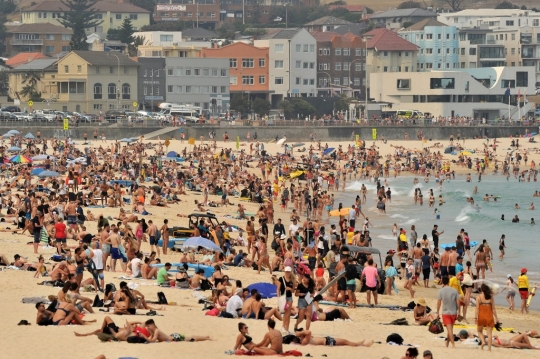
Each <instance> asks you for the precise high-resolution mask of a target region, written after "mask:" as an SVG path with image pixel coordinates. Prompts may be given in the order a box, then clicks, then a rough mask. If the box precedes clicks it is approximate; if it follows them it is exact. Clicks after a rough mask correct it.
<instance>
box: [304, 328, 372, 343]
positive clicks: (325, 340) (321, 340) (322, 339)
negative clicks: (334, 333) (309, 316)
mask: <svg viewBox="0 0 540 359" xmlns="http://www.w3.org/2000/svg"><path fill="white" fill-rule="evenodd" d="M295 335H296V338H295V340H293V342H296V343H298V344H300V345H308V344H310V345H324V346H327V347H335V346H349V347H370V346H371V345H373V340H369V341H367V342H366V341H365V340H361V341H359V342H352V341H350V340H347V339H342V338H333V337H315V336H313V335H312V334H311V331H310V330H302V331H297V332H295Z"/></svg>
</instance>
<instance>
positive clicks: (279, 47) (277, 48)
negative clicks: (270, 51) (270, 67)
mask: <svg viewBox="0 0 540 359" xmlns="http://www.w3.org/2000/svg"><path fill="white" fill-rule="evenodd" d="M274 52H283V44H275V45H274Z"/></svg>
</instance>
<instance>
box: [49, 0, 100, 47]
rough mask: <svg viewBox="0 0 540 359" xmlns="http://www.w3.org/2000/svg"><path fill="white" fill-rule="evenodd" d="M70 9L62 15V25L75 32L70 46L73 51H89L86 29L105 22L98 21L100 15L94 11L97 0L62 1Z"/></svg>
mask: <svg viewBox="0 0 540 359" xmlns="http://www.w3.org/2000/svg"><path fill="white" fill-rule="evenodd" d="M60 2H61V3H62V4H63V5H64V6H66V7H67V8H68V10H67V11H65V12H64V13H63V15H60V20H59V21H60V23H61V24H62V25H63V26H64V27H66V28H68V29H71V30H73V35H71V41H70V42H69V46H70V47H71V50H88V43H87V42H86V32H85V30H86V29H89V28H91V27H95V26H98V25H99V24H101V23H102V22H103V20H99V19H98V17H97V16H98V13H97V12H96V11H95V10H93V9H92V8H93V6H94V5H95V4H96V2H97V1H95V0H60Z"/></svg>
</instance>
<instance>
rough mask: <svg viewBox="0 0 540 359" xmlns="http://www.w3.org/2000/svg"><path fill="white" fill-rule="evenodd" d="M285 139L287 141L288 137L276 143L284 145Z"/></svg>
mask: <svg viewBox="0 0 540 359" xmlns="http://www.w3.org/2000/svg"><path fill="white" fill-rule="evenodd" d="M285 141H287V138H286V137H283V138H282V139H281V140H279V141H277V142H276V143H277V145H278V146H282V145H283V144H284V143H285Z"/></svg>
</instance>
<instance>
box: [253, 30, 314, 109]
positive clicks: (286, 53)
mask: <svg viewBox="0 0 540 359" xmlns="http://www.w3.org/2000/svg"><path fill="white" fill-rule="evenodd" d="M254 45H255V46H256V47H268V48H269V77H270V82H269V91H270V93H272V95H271V102H272V104H273V105H276V104H277V103H278V102H279V101H281V100H283V99H284V98H285V97H287V96H291V97H315V96H316V94H317V85H316V82H315V81H316V78H317V40H315V38H314V37H313V36H312V35H311V34H310V33H309V32H308V31H307V30H306V29H301V28H289V29H282V30H278V31H275V32H272V33H270V34H267V35H265V36H264V37H262V39H260V40H255V41H254Z"/></svg>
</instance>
